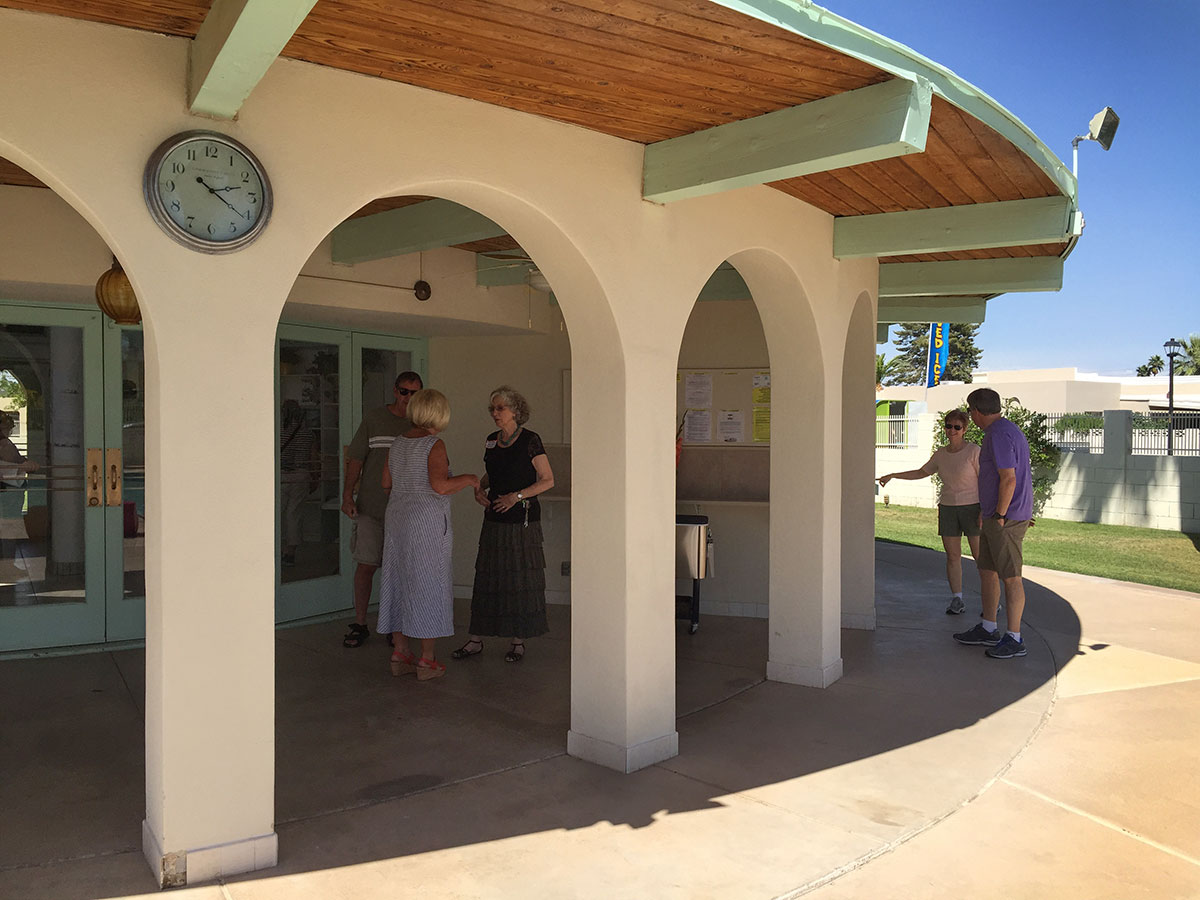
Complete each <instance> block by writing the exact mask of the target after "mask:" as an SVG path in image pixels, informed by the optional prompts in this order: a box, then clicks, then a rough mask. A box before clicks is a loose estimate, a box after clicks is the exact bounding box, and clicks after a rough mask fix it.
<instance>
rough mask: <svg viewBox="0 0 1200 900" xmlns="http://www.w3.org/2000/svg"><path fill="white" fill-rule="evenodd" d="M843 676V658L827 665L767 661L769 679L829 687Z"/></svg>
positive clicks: (808, 685)
mask: <svg viewBox="0 0 1200 900" xmlns="http://www.w3.org/2000/svg"><path fill="white" fill-rule="evenodd" d="M841 677H842V658H841V657H840V656H839V657H838V658H837V660H835V661H834V662H831V663H830V664H829V665H827V666H797V665H793V664H791V663H781V662H772V661H770V660H768V661H767V680H768V681H782V682H784V683H785V684H802V685H804V686H805V687H818V688H827V687H829V686H830V685H831V684H833V683H834V682H835V681H837V680H838V679H839V678H841Z"/></svg>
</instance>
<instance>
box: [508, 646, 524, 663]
mask: <svg viewBox="0 0 1200 900" xmlns="http://www.w3.org/2000/svg"><path fill="white" fill-rule="evenodd" d="M518 647H519V648H520V649H521V652H520V653H518V652H517V648H518ZM524 658H525V642H524V641H513V642H512V645H511V646H510V647H509V648H508V652H507V653H505V654H504V661H505V662H520V661H521V660H522V659H524Z"/></svg>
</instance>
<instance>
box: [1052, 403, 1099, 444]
mask: <svg viewBox="0 0 1200 900" xmlns="http://www.w3.org/2000/svg"><path fill="white" fill-rule="evenodd" d="M1046 436H1047V437H1048V438H1049V439H1050V441H1051V443H1053V444H1054V446H1056V447H1057V448H1058V449H1059V450H1067V451H1072V452H1074V453H1103V452H1104V413H1102V412H1081V413H1047V414H1046Z"/></svg>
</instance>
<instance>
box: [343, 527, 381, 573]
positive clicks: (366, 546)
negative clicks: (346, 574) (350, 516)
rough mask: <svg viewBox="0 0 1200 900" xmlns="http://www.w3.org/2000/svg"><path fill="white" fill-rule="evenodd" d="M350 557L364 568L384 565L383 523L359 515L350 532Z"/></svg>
mask: <svg viewBox="0 0 1200 900" xmlns="http://www.w3.org/2000/svg"><path fill="white" fill-rule="evenodd" d="M350 556H351V557H353V559H354V561H355V562H356V563H361V564H362V565H364V566H375V567H376V568H378V567H379V566H381V565H383V523H382V522H380V521H379V520H378V519H372V518H371V517H370V516H364V515H363V514H362V513H359V514H358V515H357V516H355V518H354V527H353V529H352V530H351V531H350Z"/></svg>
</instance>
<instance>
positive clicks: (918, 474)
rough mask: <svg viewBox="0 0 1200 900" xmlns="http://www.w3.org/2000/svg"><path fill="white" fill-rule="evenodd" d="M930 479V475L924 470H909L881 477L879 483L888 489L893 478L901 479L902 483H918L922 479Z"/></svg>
mask: <svg viewBox="0 0 1200 900" xmlns="http://www.w3.org/2000/svg"><path fill="white" fill-rule="evenodd" d="M928 477H929V473H928V472H926V471H924V470H923V469H909V470H908V471H907V472H892V473H890V474H888V475H880V476H879V483H880V484H881V485H883V486H885V487H886V486H887V483H888V482H889V481H891V480H892V479H893V478H899V479H901V480H902V481H918V480H920V479H922V478H928Z"/></svg>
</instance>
